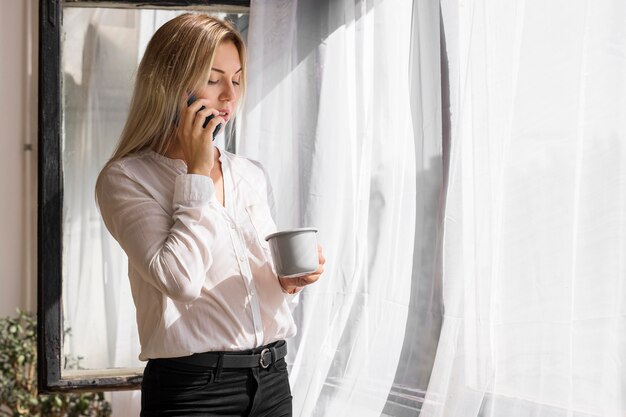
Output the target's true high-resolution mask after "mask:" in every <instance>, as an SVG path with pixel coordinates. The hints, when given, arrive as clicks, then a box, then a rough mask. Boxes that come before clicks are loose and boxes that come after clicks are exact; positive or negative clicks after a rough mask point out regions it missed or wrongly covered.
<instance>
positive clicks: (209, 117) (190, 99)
mask: <svg viewBox="0 0 626 417" xmlns="http://www.w3.org/2000/svg"><path fill="white" fill-rule="evenodd" d="M196 100H197V97H196V96H195V95H193V94H189V99H188V100H187V107H189V106H191V103H193V102H194V101H196ZM205 108H206V107H204V106H202V107H200V110H204V109H205ZM200 110H198V111H200ZM196 113H197V112H196ZM214 117H215V115H213V114H211V115H209V116H208V117H207V118H206V119H204V123H202V128H203V129H204V128H205V127H206V126H207V125H208V124H209V122H210V121H211V119H213V118H214ZM221 128H222V124H221V123H220V124H218V125H217V126H215V130H214V131H213V140H215V137H216V136H217V134H218V133H219V131H220V129H221Z"/></svg>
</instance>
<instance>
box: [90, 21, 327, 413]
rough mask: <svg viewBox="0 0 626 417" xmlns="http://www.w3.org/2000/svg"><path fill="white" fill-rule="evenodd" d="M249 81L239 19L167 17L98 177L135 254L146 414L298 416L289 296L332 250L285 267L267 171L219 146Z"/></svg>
mask: <svg viewBox="0 0 626 417" xmlns="http://www.w3.org/2000/svg"><path fill="white" fill-rule="evenodd" d="M245 80H246V56H245V46H244V43H243V41H242V39H241V37H240V35H239V34H238V33H237V31H236V30H235V28H234V27H233V26H232V25H231V24H230V23H228V22H225V21H222V20H219V19H216V18H213V17H209V16H205V15H196V14H183V15H180V16H178V17H176V18H175V19H173V20H170V21H169V22H167V23H166V24H165V25H163V26H162V27H161V28H160V29H159V30H158V31H157V32H156V33H155V34H154V36H153V37H152V39H151V40H150V42H149V44H148V46H147V49H146V52H145V54H144V57H143V59H142V60H141V63H140V65H139V69H138V72H137V80H136V83H135V90H134V93H133V98H132V101H131V105H130V111H129V116H128V120H127V122H126V125H125V127H124V131H123V132H122V135H121V138H120V142H119V144H118V146H117V149H116V151H115V152H114V155H113V157H112V158H111V160H110V161H109V162H108V163H107V164H106V166H105V167H104V168H103V170H102V172H101V173H100V176H99V178H98V182H97V184H96V196H97V201H98V205H99V207H100V211H101V214H102V217H103V219H104V222H105V224H106V226H107V228H108V229H109V231H110V232H111V234H112V235H113V236H114V237H115V239H116V240H117V241H118V242H119V244H120V245H121V246H122V248H123V249H124V251H125V252H126V254H127V255H128V260H129V277H130V282H131V288H132V294H133V299H134V302H135V307H136V310H137V325H138V328H139V337H140V342H141V353H140V355H139V358H140V359H141V360H147V361H148V363H147V365H146V368H145V371H144V379H143V382H142V411H141V415H142V416H160V415H167V416H187V415H202V416H208V415H211V416H213V415H220V416H221V415H228V416H272V417H276V416H290V415H291V393H290V389H289V381H288V375H287V370H286V369H287V368H286V364H285V359H284V356H285V354H286V345H285V341H284V339H285V338H287V337H290V336H292V335H294V333H295V331H296V328H295V325H294V322H293V318H292V316H291V312H290V309H289V306H288V301H289V298H290V297H292V296H291V295H290V294H294V293H296V292H298V291H299V290H300V289H301V288H302V287H303V286H305V285H309V284H311V283H314V282H315V281H317V280H318V279H319V276H320V274H321V273H322V272H323V264H324V262H325V260H324V257H323V255H322V252H321V248H318V252H319V264H320V265H319V268H318V270H317V271H316V272H315V273H313V274H310V275H308V276H304V277H301V278H297V279H285V278H279V277H277V276H276V273H275V269H274V266H273V264H272V260H271V256H270V253H269V247H268V245H267V242H265V240H264V239H263V238H264V236H266V235H268V234H270V233H272V232H274V231H275V229H276V227H275V225H274V222H273V220H272V217H271V214H270V206H271V205H272V196H271V189H270V184H269V183H268V182H267V180H266V176H265V173H264V171H263V169H262V167H261V166H260V165H259V164H258V163H256V162H253V161H250V160H248V159H246V158H242V157H239V156H235V155H233V154H230V153H228V152H226V151H224V150H221V149H218V148H216V147H214V145H213V140H212V138H213V133H214V132H215V131H216V130H217V129H219V128H221V127H222V126H225V125H227V124H228V122H229V120H230V119H231V117H232V115H233V114H235V112H236V111H237V110H238V106H237V104H238V103H239V100H240V99H241V97H242V96H243V95H244V92H245ZM191 96H194V97H191ZM194 98H195V101H193V100H194ZM188 103H190V104H188ZM211 115H212V116H213V118H212V119H211V120H210V121H208V123H206V120H207V118H208V117H209V116H211Z"/></svg>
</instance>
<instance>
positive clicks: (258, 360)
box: [167, 340, 287, 368]
mask: <svg viewBox="0 0 626 417" xmlns="http://www.w3.org/2000/svg"><path fill="white" fill-rule="evenodd" d="M257 352H258V353H257ZM286 355H287V343H286V342H285V341H284V340H279V341H278V342H274V343H270V344H269V345H265V346H261V347H258V348H256V349H252V350H250V351H244V352H205V353H194V354H193V355H191V356H183V357H180V358H168V359H167V360H170V361H174V362H180V363H187V364H190V365H196V366H204V367H207V368H216V367H217V368H256V367H259V366H260V367H261V368H267V367H268V366H270V365H271V364H272V363H274V362H276V361H277V360H279V359H281V358H284V357H285V356H286ZM220 362H221V363H220Z"/></svg>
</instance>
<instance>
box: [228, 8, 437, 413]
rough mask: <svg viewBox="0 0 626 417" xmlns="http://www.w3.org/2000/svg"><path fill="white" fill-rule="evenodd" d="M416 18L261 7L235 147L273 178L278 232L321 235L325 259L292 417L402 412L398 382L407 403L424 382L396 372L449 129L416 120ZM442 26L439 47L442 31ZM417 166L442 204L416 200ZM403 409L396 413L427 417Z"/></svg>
mask: <svg viewBox="0 0 626 417" xmlns="http://www.w3.org/2000/svg"><path fill="white" fill-rule="evenodd" d="M434 10H436V13H435V19H436V20H435V22H437V23H438V8H435V9H434ZM412 13H413V5H412V3H411V2H408V1H393V0H386V1H362V2H357V3H356V4H355V2H353V1H281V0H273V1H253V2H252V4H251V21H250V36H249V50H250V71H249V77H250V80H249V86H250V89H249V92H248V97H247V103H246V122H245V124H244V131H243V135H242V140H241V141H240V142H239V143H238V144H237V147H238V149H239V150H240V153H242V154H243V155H246V156H249V157H251V158H253V159H257V160H260V161H261V162H262V163H263V164H264V166H265V167H266V169H267V170H268V172H269V175H270V179H271V182H272V184H273V186H274V195H275V196H276V199H277V202H278V205H277V207H278V216H277V220H278V226H279V229H281V228H282V229H287V228H292V227H299V226H316V227H318V228H319V230H320V232H319V234H318V238H319V241H320V244H321V245H322V246H323V248H324V251H325V254H326V257H327V259H328V262H327V265H326V272H325V274H324V276H323V279H322V280H321V281H320V282H318V283H317V284H315V285H314V286H311V287H310V288H306V289H305V290H304V291H303V292H302V293H301V295H300V297H299V298H300V299H299V305H298V307H297V308H296V310H295V316H296V320H297V323H298V327H299V333H298V335H297V336H296V337H295V338H293V339H292V340H290V348H291V350H290V355H289V358H288V359H289V360H288V362H289V363H291V364H293V366H292V368H291V382H292V393H293V398H294V400H293V401H294V415H295V416H377V417H378V416H381V413H383V410H385V412H390V411H389V409H388V408H389V407H386V404H387V403H388V401H397V398H398V396H396V397H394V398H391V397H390V392H391V391H392V387H393V386H394V385H393V384H394V381H411V383H412V384H413V385H412V386H410V387H407V388H409V390H408V391H409V392H410V393H411V394H410V395H413V396H414V393H415V391H416V389H415V385H416V384H417V382H415V380H417V377H415V378H412V375H407V373H405V372H402V371H400V370H399V369H398V366H399V365H400V366H401V367H402V366H403V364H399V360H400V356H401V353H403V343H404V342H405V339H406V340H408V341H409V343H413V340H414V339H413V337H412V336H413V335H411V336H410V337H408V338H407V337H406V336H407V335H406V334H405V333H406V331H407V328H408V327H407V316H408V312H409V309H410V306H409V305H410V302H411V299H412V289H413V288H412V276H413V273H412V272H413V268H414V265H413V259H414V256H413V255H414V240H415V231H416V228H417V225H416V216H417V213H418V211H419V213H420V215H422V216H423V217H421V218H420V219H419V230H424V229H426V227H425V226H424V225H425V224H434V223H435V219H436V213H437V204H436V201H437V191H436V190H438V189H439V188H440V185H441V158H440V155H441V145H440V143H441V136H440V120H441V119H440V111H439V110H437V111H430V112H424V113H425V116H424V115H423V114H422V113H421V112H420V111H418V110H415V114H416V119H417V115H418V114H419V115H420V116H424V117H423V118H422V119H420V120H419V123H418V122H417V121H416V122H415V123H416V124H415V126H416V127H417V129H419V130H420V135H417V134H416V131H414V127H413V123H414V121H413V120H412V114H411V91H412V89H411V86H412V83H411V82H410V80H409V70H410V53H409V52H410V50H411V46H412V45H411V39H412V37H411V22H412ZM432 28H434V30H435V32H434V35H432V36H431V38H430V40H431V41H432V42H434V44H435V45H436V46H437V47H438V44H439V27H438V25H433V26H432ZM435 51H436V53H437V55H435V60H434V62H433V61H431V65H433V64H434V68H435V70H434V71H433V70H432V69H431V70H430V72H429V75H431V76H432V74H433V73H438V65H439V56H438V49H436V48H435ZM431 52H432V51H431ZM424 68H426V65H425V66H424ZM416 72H417V70H416ZM427 79H428V78H427ZM435 79H436V80H437V84H436V86H435V88H434V89H433V86H428V87H425V88H424V90H423V91H420V93H421V94H423V96H424V97H428V100H429V101H428V106H429V109H432V108H436V109H440V101H439V100H440V99H439V88H440V87H439V85H440V84H439V82H438V77H435ZM413 86H415V85H413ZM415 87H416V86H415ZM416 90H417V87H416ZM420 98H421V97H420ZM420 104H422V103H421V102H420ZM423 132H427V133H432V134H428V135H427V136H426V138H424V137H423V136H422V133H423ZM417 137H419V138H420V140H419V141H416V138H417ZM416 143H417V144H418V146H419V148H418V149H416ZM424 149H426V151H425V153H424V154H422V151H424ZM416 154H417V155H419V164H418V163H416ZM417 166H419V169H420V175H423V176H422V177H421V181H420V184H425V183H428V181H426V180H425V179H430V180H432V179H433V178H434V180H433V181H432V184H430V185H428V186H427V189H426V190H425V191H424V195H427V196H428V197H431V196H432V194H433V190H435V192H434V195H435V198H434V200H435V204H433V203H432V199H430V200H429V201H427V202H425V201H422V200H421V199H419V198H418V196H417V195H416V175H417V172H416V169H417ZM421 170H424V171H426V172H428V171H430V170H432V174H431V175H430V177H428V175H427V174H425V173H423V172H422V171H421ZM433 174H434V175H433ZM418 200H419V201H418ZM416 201H418V204H416ZM433 205H434V208H433V207H430V206H433ZM416 206H419V207H416ZM424 218H425V219H424ZM432 229H433V230H428V229H427V233H428V237H433V235H434V234H435V233H436V232H435V231H434V229H436V228H435V227H433V228H432ZM435 240H436V239H434V238H432V239H431V240H430V242H431V245H432V247H435V245H436V244H435ZM426 246H428V245H423V246H422V245H420V250H422V249H423V248H424V247H426ZM430 249H431V247H428V250H427V251H425V252H426V253H430V252H432V250H430ZM426 262H428V263H432V260H431V259H427V260H426ZM418 267H421V265H420V266H418ZM427 278H428V279H430V280H432V271H431V275H429V276H428V277H427ZM411 308H412V307H411ZM411 311H413V310H411ZM411 328H415V326H412V327H411ZM437 333H438V332H437ZM410 347H411V346H408V347H407V349H406V356H407V358H409V357H410V356H411V355H410V353H411V352H414V350H411V349H410ZM407 360H408V359H407ZM397 371H399V376H397V375H396V373H397ZM425 379H426V381H427V379H428V377H427V376H426V377H425ZM423 388H425V386H423ZM390 398H391V399H390ZM407 410H408V413H410V414H400V412H397V411H396V410H394V411H392V412H393V414H392V415H394V416H401V415H415V414H416V413H417V409H416V408H410V409H409V408H408V407H407ZM404 412H405V413H407V411H404Z"/></svg>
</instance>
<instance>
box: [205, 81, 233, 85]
mask: <svg viewBox="0 0 626 417" xmlns="http://www.w3.org/2000/svg"><path fill="white" fill-rule="evenodd" d="M218 82H219V81H211V80H209V85H215V84H217V83H218ZM233 84H235V85H239V83H238V82H236V81H233Z"/></svg>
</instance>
